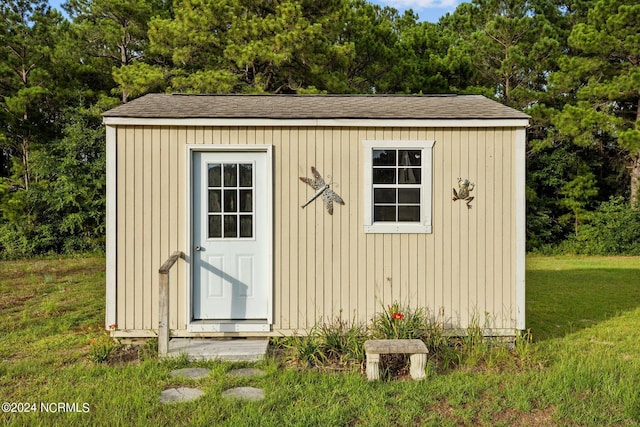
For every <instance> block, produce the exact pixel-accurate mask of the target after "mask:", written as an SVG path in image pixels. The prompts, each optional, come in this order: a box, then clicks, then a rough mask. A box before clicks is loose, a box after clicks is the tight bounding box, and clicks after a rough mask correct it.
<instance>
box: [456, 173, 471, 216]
mask: <svg viewBox="0 0 640 427" xmlns="http://www.w3.org/2000/svg"><path fill="white" fill-rule="evenodd" d="M475 186H476V185H475V184H474V183H473V182H471V181H469V180H468V179H467V178H465V179H462V178H458V191H456V189H455V188H454V189H453V201H454V202H455V201H456V200H458V199H462V200H466V202H467V208H468V209H471V208H472V207H473V206H471V205H470V204H469V203H471V201H472V200H473V196H471V195H470V193H471V191H473V188H474V187H475Z"/></svg>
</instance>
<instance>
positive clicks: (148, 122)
mask: <svg viewBox="0 0 640 427" xmlns="http://www.w3.org/2000/svg"><path fill="white" fill-rule="evenodd" d="M103 123H104V124H105V125H110V126H118V125H120V126H243V127H246V126H251V127H404V128H487V127H494V128H519V127H528V126H529V120H528V119H469V120H465V119H409V120H405V119H250V118H246V119H244V118H243V119H233V118H227V119H216V118H210V119H209V118H142V117H105V118H104V119H103Z"/></svg>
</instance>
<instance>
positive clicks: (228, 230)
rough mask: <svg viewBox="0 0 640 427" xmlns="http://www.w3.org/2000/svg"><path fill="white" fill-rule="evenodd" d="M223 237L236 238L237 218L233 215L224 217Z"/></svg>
mask: <svg viewBox="0 0 640 427" xmlns="http://www.w3.org/2000/svg"><path fill="white" fill-rule="evenodd" d="M224 237H238V217H237V216H235V215H225V216H224Z"/></svg>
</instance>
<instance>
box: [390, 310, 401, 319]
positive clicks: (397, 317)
mask: <svg viewBox="0 0 640 427" xmlns="http://www.w3.org/2000/svg"><path fill="white" fill-rule="evenodd" d="M391 318H392V319H393V320H402V319H404V314H402V313H398V312H397V311H396V312H395V313H393V315H392V316H391Z"/></svg>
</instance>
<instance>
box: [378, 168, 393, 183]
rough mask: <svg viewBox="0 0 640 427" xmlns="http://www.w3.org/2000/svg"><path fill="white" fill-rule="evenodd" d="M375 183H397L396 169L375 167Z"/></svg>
mask: <svg viewBox="0 0 640 427" xmlns="http://www.w3.org/2000/svg"><path fill="white" fill-rule="evenodd" d="M373 183H374V184H395V183H396V170H395V169H378V168H375V169H373Z"/></svg>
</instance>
